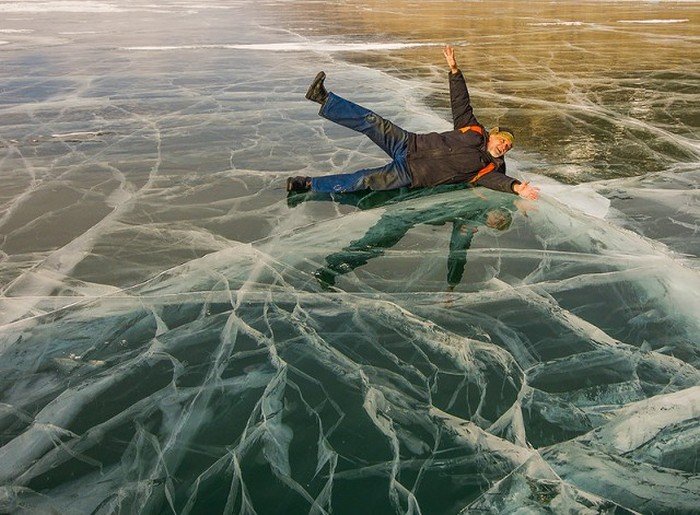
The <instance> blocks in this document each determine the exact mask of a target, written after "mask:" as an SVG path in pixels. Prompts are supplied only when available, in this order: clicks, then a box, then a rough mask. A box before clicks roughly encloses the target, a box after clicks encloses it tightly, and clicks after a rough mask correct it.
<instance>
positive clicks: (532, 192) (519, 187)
mask: <svg viewBox="0 0 700 515" xmlns="http://www.w3.org/2000/svg"><path fill="white" fill-rule="evenodd" d="M513 191H514V192H515V193H517V194H518V195H519V196H521V197H522V198H527V199H530V200H537V198H538V197H539V196H540V189H539V188H537V187H536V186H530V181H525V182H522V183H520V184H515V185H514V186H513Z"/></svg>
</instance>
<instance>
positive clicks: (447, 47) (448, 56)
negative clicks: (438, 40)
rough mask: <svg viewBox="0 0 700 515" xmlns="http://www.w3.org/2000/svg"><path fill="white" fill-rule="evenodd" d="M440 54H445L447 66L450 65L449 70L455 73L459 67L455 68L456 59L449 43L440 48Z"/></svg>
mask: <svg viewBox="0 0 700 515" xmlns="http://www.w3.org/2000/svg"><path fill="white" fill-rule="evenodd" d="M442 54H443V55H444V56H445V60H446V61H447V66H449V67H450V72H452V73H457V72H458V71H459V68H457V60H456V59H455V49H454V48H452V47H451V46H450V45H445V48H443V49H442Z"/></svg>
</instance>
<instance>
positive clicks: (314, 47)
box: [122, 42, 437, 52]
mask: <svg viewBox="0 0 700 515" xmlns="http://www.w3.org/2000/svg"><path fill="white" fill-rule="evenodd" d="M422 46H437V44H436V43H323V42H317V43H308V42H304V43H253V44H216V45H177V46H134V47H123V48H122V49H123V50H151V51H160V52H162V51H168V50H210V49H225V50H266V51H272V52H364V51H368V50H400V49H402V48H414V47H422Z"/></svg>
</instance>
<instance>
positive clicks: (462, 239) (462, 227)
mask: <svg viewBox="0 0 700 515" xmlns="http://www.w3.org/2000/svg"><path fill="white" fill-rule="evenodd" d="M476 231H477V229H476V226H474V225H473V224H470V223H466V222H462V221H457V220H455V222H454V224H453V225H452V237H451V238H450V254H449V256H448V257H447V284H448V285H449V289H450V291H451V290H453V289H454V288H455V286H457V285H458V284H459V283H460V282H461V281H462V276H463V275H464V268H465V266H466V265H467V250H469V247H470V246H471V244H472V239H473V238H474V234H476Z"/></svg>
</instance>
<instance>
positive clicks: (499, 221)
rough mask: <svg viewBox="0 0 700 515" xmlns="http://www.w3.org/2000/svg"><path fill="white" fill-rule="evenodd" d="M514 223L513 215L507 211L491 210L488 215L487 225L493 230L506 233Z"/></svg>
mask: <svg viewBox="0 0 700 515" xmlns="http://www.w3.org/2000/svg"><path fill="white" fill-rule="evenodd" d="M512 222H513V215H511V214H510V211H508V210H506V209H491V210H490V211H489V212H488V213H486V225H487V226H488V227H491V228H492V229H496V230H499V231H505V230H506V229H508V228H509V227H510V224H511V223H512Z"/></svg>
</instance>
